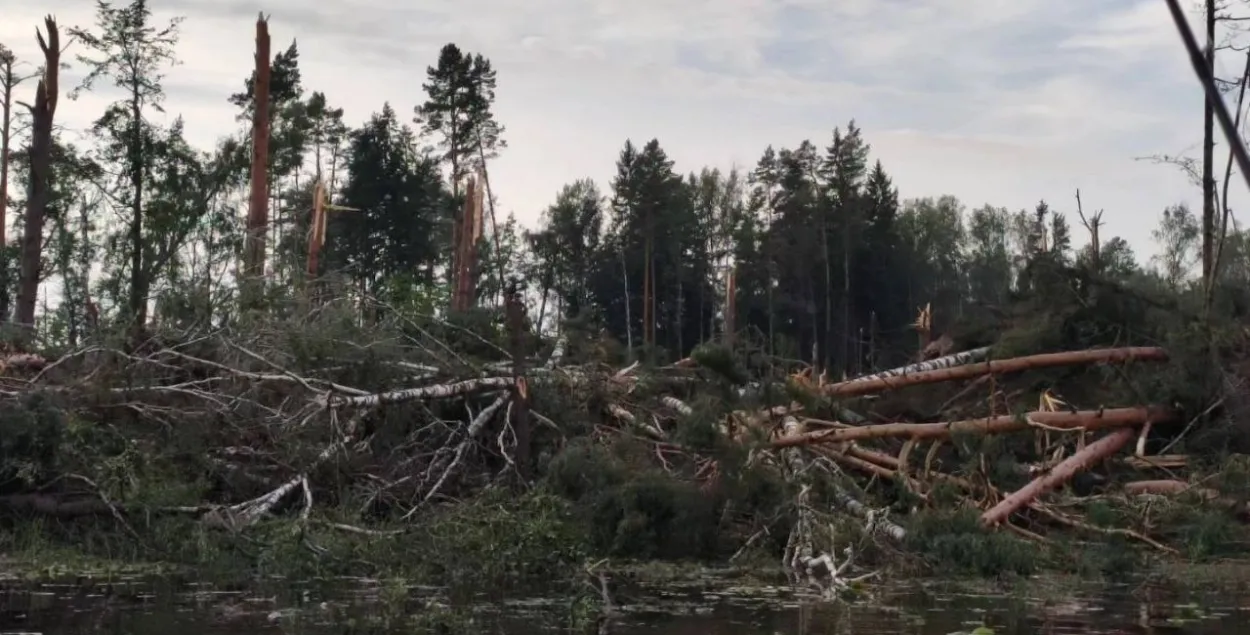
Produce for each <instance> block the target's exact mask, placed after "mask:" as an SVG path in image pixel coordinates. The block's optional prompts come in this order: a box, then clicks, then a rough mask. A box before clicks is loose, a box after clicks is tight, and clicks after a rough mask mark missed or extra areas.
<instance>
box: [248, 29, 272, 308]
mask: <svg viewBox="0 0 1250 635" xmlns="http://www.w3.org/2000/svg"><path fill="white" fill-rule="evenodd" d="M269 65H270V62H269V22H268V20H266V19H265V16H264V15H263V14H262V15H261V16H260V17H258V18H257V19H256V81H255V85H254V89H253V91H252V93H253V97H252V104H253V107H252V184H251V186H252V189H251V196H250V197H249V199H248V210H247V236H246V241H247V244H246V247H245V248H244V250H243V277H244V284H245V285H246V287H247V289H248V291H247V293H245V295H244V303H245V304H251V305H253V306H254V304H255V303H256V302H258V301H259V299H260V297H261V290H262V289H263V288H264V276H265V231H266V227H267V225H268V224H269V209H268V207H267V206H268V203H269V196H268V193H269V71H270V68H269Z"/></svg>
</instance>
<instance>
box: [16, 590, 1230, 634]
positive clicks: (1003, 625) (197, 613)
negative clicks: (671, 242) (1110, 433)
mask: <svg viewBox="0 0 1250 635" xmlns="http://www.w3.org/2000/svg"><path fill="white" fill-rule="evenodd" d="M965 588H966V587H965ZM437 597H438V596H437V594H435V593H434V592H433V591H432V590H428V589H425V590H423V589H404V588H402V587H398V586H395V585H380V584H378V583H377V582H372V581H367V580H349V581H343V580H337V581H320V582H310V583H301V584H293V583H289V582H281V581H271V582H265V583H258V584H256V585H251V586H249V587H247V588H243V587H238V588H227V587H220V586H211V585H207V584H196V583H187V582H180V581H175V580H170V579H164V578H160V579H149V578H140V577H134V578H121V579H116V580H112V581H108V582H101V581H98V580H87V579H79V580H72V579H71V580H62V581H57V582H39V583H31V582H19V581H9V582H0V633H19V632H20V633H46V634H48V635H62V634H70V633H73V634H79V633H126V634H131V635H210V634H218V633H232V634H250V633H290V634H296V633H303V634H308V635H331V634H336V635H337V634H347V633H376V634H378V635H391V634H398V633H415V632H431V631H433V632H444V633H472V634H474V635H478V634H486V633H503V634H507V635H520V634H525V633H559V632H565V633H567V632H594V631H595V626H594V624H589V625H587V624H586V623H585V622H582V623H581V624H580V625H579V626H578V627H577V628H576V629H575V630H570V628H569V626H570V623H571V622H570V615H572V614H574V613H575V611H574V610H572V609H571V608H570V602H569V601H568V600H562V599H558V598H557V599H532V600H511V601H500V600H496V601H491V600H480V601H478V602H474V603H472V604H454V605H448V604H447V603H445V602H442V601H440V600H438V599H437ZM620 602H621V603H622V606H620V607H618V608H619V611H618V613H619V615H618V616H617V617H616V618H614V620H613V621H612V622H611V624H610V625H609V627H608V629H607V631H606V632H610V633H612V634H613V635H643V634H647V635H730V634H733V635H806V634H809V633H810V634H813V635H815V634H824V633H829V634H834V633H837V634H857V635H884V634H895V633H908V634H912V635H946V634H948V633H952V632H969V631H971V630H973V629H974V628H976V627H978V626H981V625H983V624H984V625H986V626H989V627H991V628H992V629H993V632H994V633H995V635H1016V634H1024V633H1054V634H1060V633H1118V634H1127V633H1142V634H1146V633H1155V634H1160V635H1162V634H1164V633H1191V634H1195V635H1197V634H1215V633H1230V634H1235V633H1250V596H1247V595H1246V594H1245V591H1244V589H1243V590H1240V591H1237V590H1233V589H1225V590H1219V589H1214V590H1213V589H1206V590H1203V591H1201V592H1198V591H1180V590H1177V589H1176V588H1174V587H1171V588H1167V589H1162V588H1156V587H1153V586H1146V585H1142V584H1140V583H1138V584H1132V585H1130V584H1115V585H1106V584H1102V585H1077V584H1074V583H1054V584H1038V585H1029V586H1028V590H1027V591H1026V590H1024V589H1023V588H1019V587H1017V588H1015V589H1011V588H1006V587H1003V588H1001V589H998V590H990V591H980V592H976V593H974V592H969V591H967V590H964V591H959V590H957V588H956V586H955V585H952V584H946V583H938V582H912V583H904V584H895V585H891V586H890V587H882V588H878V589H875V590H874V591H873V597H872V599H871V600H867V601H864V602H858V603H854V604H850V605H846V604H830V603H824V602H820V601H818V600H815V599H812V598H807V597H804V596H801V595H797V594H796V593H795V592H793V591H792V590H791V589H788V588H785V587H759V586H754V587H743V586H738V587H735V586H733V585H732V584H728V583H720V584H714V585H713V584H702V583H701V584H698V585H693V584H689V585H684V586H681V587H676V586H674V587H667V588H665V589H662V590H652V591H646V592H634V593H632V594H631V596H630V597H628V598H622V599H621V600H620ZM432 616H442V618H441V623H442V624H454V627H453V628H450V629H448V628H441V629H440V628H436V627H433V626H432V625H433V624H435V623H439V622H440V620H439V619H432Z"/></svg>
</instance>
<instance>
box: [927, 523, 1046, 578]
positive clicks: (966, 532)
mask: <svg viewBox="0 0 1250 635" xmlns="http://www.w3.org/2000/svg"><path fill="white" fill-rule="evenodd" d="M907 547H908V549H909V550H910V551H912V552H913V553H916V554H919V555H920V556H922V557H923V558H924V559H925V561H926V562H927V563H928V565H929V566H930V568H932V569H933V570H935V571H943V572H945V573H947V574H949V573H963V574H972V575H983V576H998V575H1004V574H1016V575H1029V574H1031V573H1033V572H1034V571H1036V570H1037V569H1038V568H1039V567H1040V566H1041V564H1042V562H1041V556H1042V554H1041V551H1040V550H1039V549H1038V548H1037V546H1036V545H1035V544H1034V543H1031V542H1026V541H1024V540H1021V539H1020V538H1017V537H1015V536H1014V535H1012V534H1010V533H1008V532H1002V531H990V530H986V529H985V528H984V527H983V526H982V525H981V521H980V514H979V513H978V512H977V511H976V510H969V509H963V510H957V511H942V510H936V511H934V510H931V511H925V512H921V513H919V514H916V515H914V516H912V517H911V519H910V520H909V522H908V533H907Z"/></svg>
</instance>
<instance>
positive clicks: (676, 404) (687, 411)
mask: <svg viewBox="0 0 1250 635" xmlns="http://www.w3.org/2000/svg"><path fill="white" fill-rule="evenodd" d="M660 403H662V404H664V405H666V406H668V407H669V408H672V409H673V410H676V411H677V412H680V413H681V414H683V415H687V416H689V415H691V414H693V413H694V409H693V408H691V407H690V406H688V405H686V403H685V402H683V401H682V400H680V399H678V398H676V397H669V396H664V397H660Z"/></svg>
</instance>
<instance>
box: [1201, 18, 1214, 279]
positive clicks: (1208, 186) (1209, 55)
mask: <svg viewBox="0 0 1250 635" xmlns="http://www.w3.org/2000/svg"><path fill="white" fill-rule="evenodd" d="M1206 4H1207V7H1206V14H1207V15H1206V26H1207V50H1206V59H1204V60H1203V63H1204V64H1206V66H1207V71H1208V72H1210V73H1211V76H1212V77H1214V76H1215V0H1207V3H1206ZM1214 253H1215V104H1213V103H1212V102H1211V98H1210V96H1208V97H1207V98H1206V99H1204V100H1203V107H1202V281H1203V283H1204V284H1205V285H1206V286H1210V285H1211V283H1212V282H1213V281H1212V280H1211V276H1212V275H1214V272H1213V271H1212V265H1213V263H1214V261H1215V259H1214V258H1213V255H1214Z"/></svg>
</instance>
